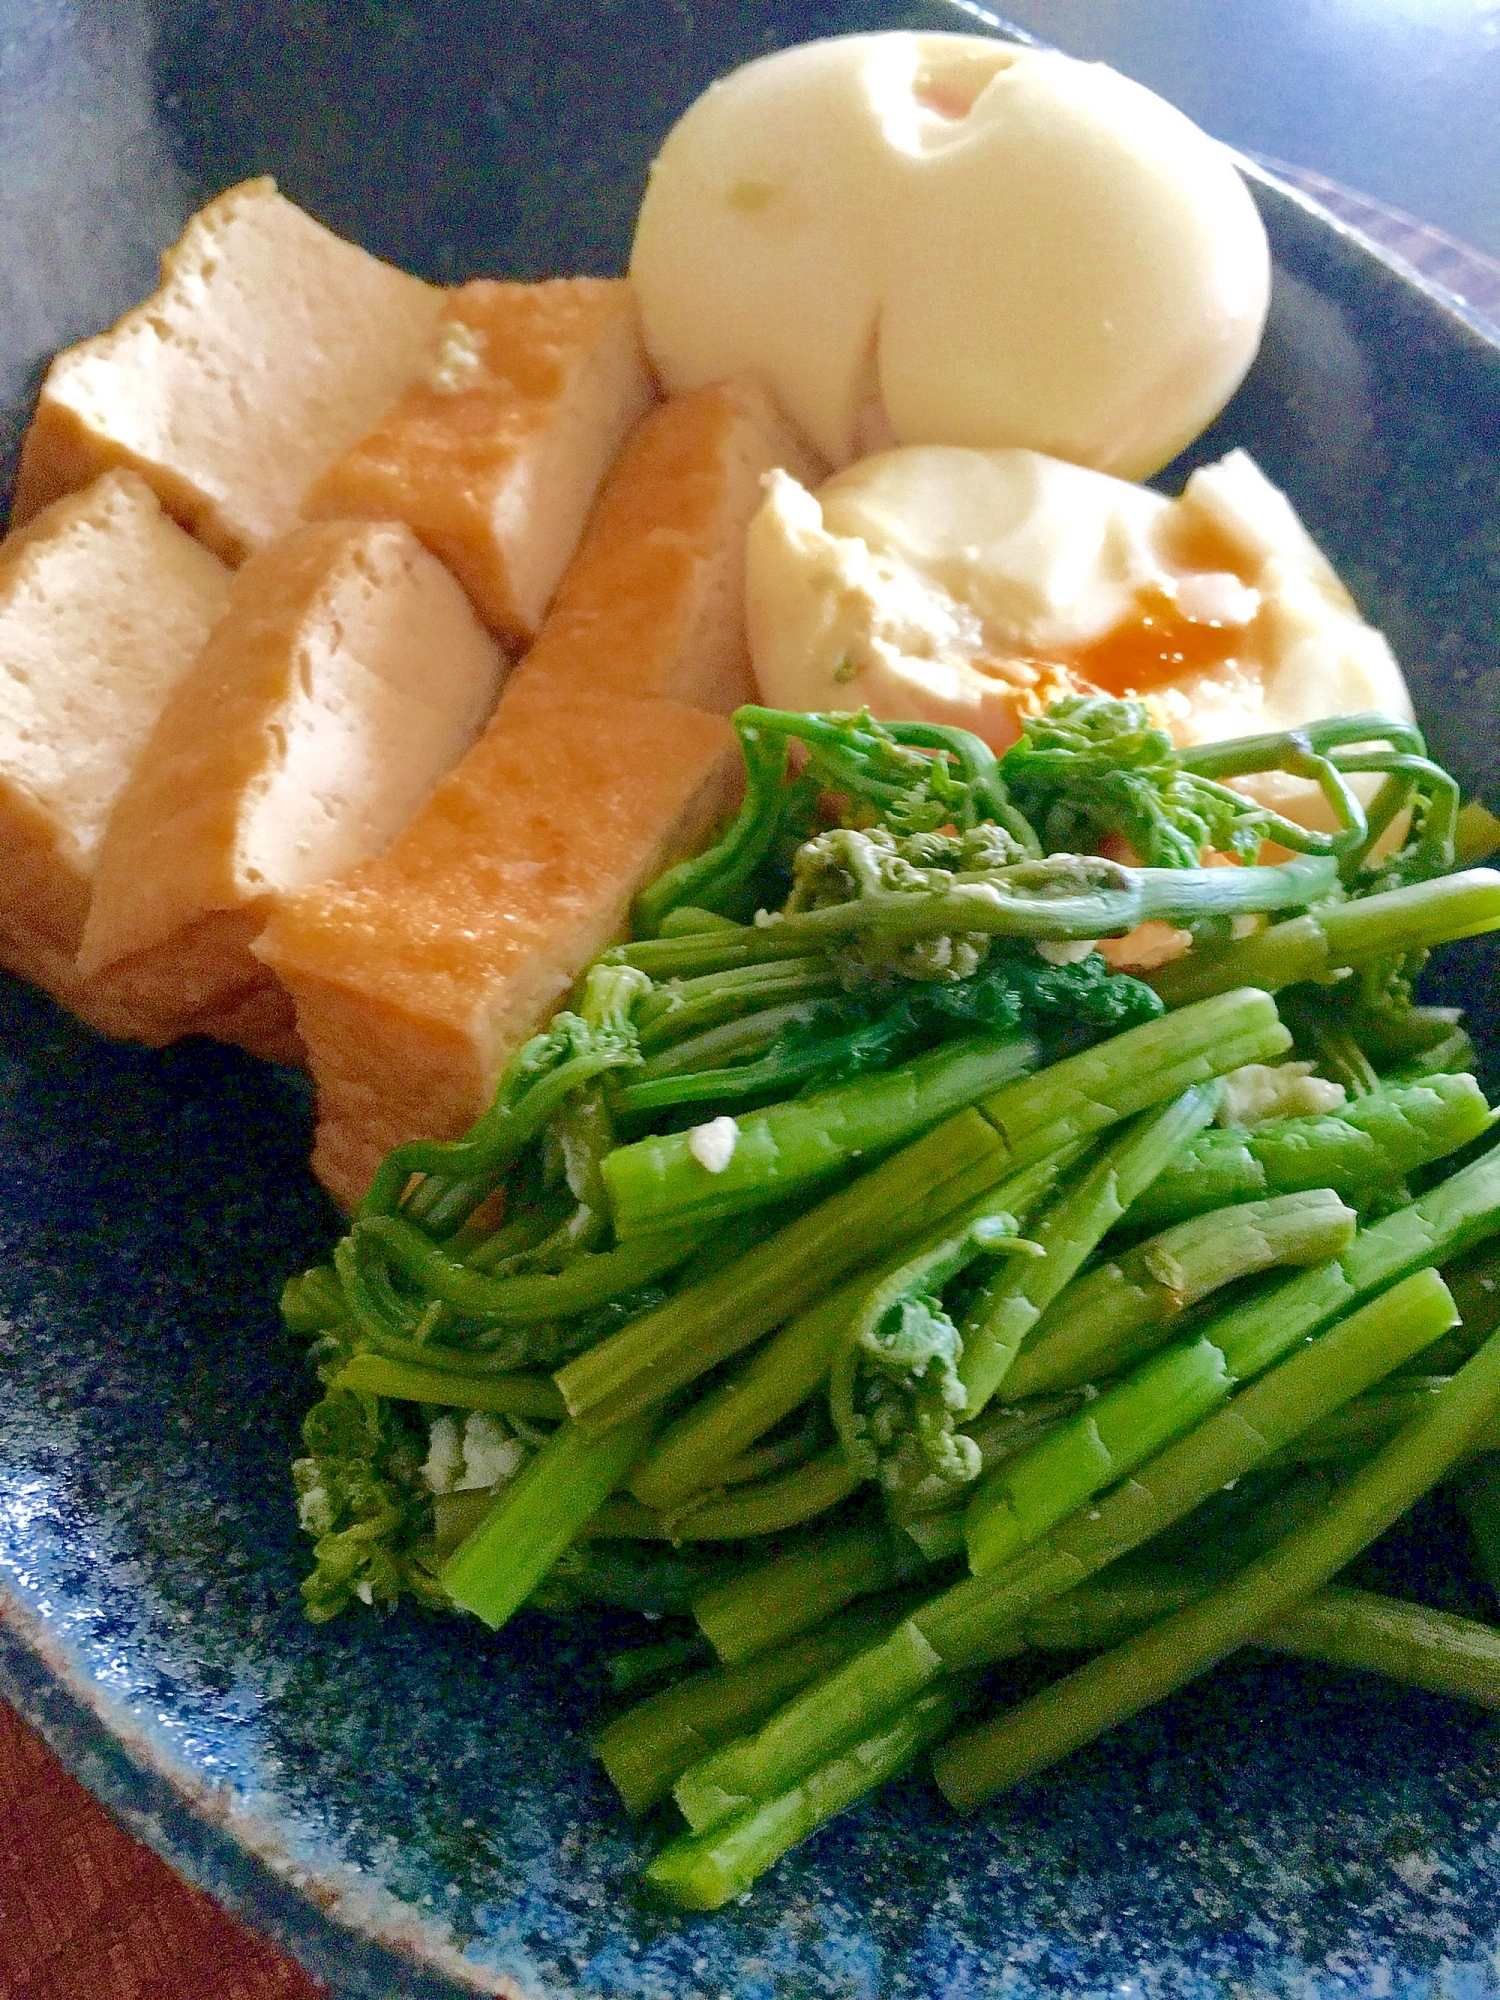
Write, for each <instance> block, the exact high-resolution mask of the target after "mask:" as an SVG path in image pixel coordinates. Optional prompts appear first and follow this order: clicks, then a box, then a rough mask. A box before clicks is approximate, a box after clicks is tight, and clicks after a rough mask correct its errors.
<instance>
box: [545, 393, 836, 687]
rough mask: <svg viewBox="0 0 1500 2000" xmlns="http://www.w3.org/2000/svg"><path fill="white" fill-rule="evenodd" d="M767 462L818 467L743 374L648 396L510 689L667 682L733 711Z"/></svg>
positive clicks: (808, 471)
mask: <svg viewBox="0 0 1500 2000" xmlns="http://www.w3.org/2000/svg"><path fill="white" fill-rule="evenodd" d="M773 466H782V467H785V468H786V469H787V470H788V471H790V472H793V473H795V474H796V476H797V477H798V478H800V479H804V480H811V481H813V482H815V483H816V482H817V481H818V480H819V479H821V477H822V476H823V469H822V468H821V466H820V465H819V463H818V461H817V460H816V458H815V456H814V455H813V453H812V452H811V450H810V449H809V447H808V446H807V445H806V444H805V443H804V442H803V441H802V439H801V438H799V437H798V436H797V434H796V433H795V432H794V431H793V430H792V429H791V427H790V426H789V425H788V424H787V422H786V420H785V419H784V418H783V417H782V416H781V414H780V412H779V411H778V410H777V408H776V406H775V404H774V403H773V402H772V401H771V399H770V397H769V396H768V395H767V394H766V392H765V390H764V389H763V388H762V387H761V386H760V385H759V384H758V383H756V382H754V381H753V380H750V379H749V378H737V379H735V380H732V381H728V382H721V383H716V384H714V385H713V386H712V387H710V388H707V389H699V390H695V391H694V392H693V393H692V394H691V395H687V396H679V397H677V398H675V399H674V400H673V401H671V402H668V403H664V404H663V405H662V406H661V407H660V408H659V409H657V410H654V411H653V412H652V414H651V415H650V416H648V417H647V418H646V419H645V421H644V422H643V423H642V424H641V425H640V426H639V427H638V428H637V430H636V432H635V434H634V436H633V437H632V438H631V440H630V442H629V443H628V444H627V445H626V447H625V449H624V451H623V452H622V453H621V454H620V457H619V459H618V461H617V462H616V465H615V468H614V471H613V472H612V473H611V475H610V477H609V478H608V479H607V480H606V482H605V485H604V489H603V491H602V493H601V494H600V498H599V504H598V506H597V508H596V509H595V511H594V515H593V519H592V520H591V522H590V524H589V528H588V531H587V533H586V534H585V536H584V539H583V542H582V545H581V546H580V548H579V551H578V554H577V555H576V556H575V557H574V559H573V561H572V563H571V565H570V566H569V569H568V571H567V574H566V575H565V576H564V578H563V581H562V584H561V586H560V588H559V590H558V593H557V597H556V600H555V602H554V604H553V607H552V611H551V614H550V615H549V617H548V619H547V622H546V624H545V625H544V626H543V627H542V631H541V634H540V636H539V637H538V639H537V642H536V644H535V645H534V646H533V647H532V649H531V651H530V653H529V654H528V655H527V657H526V660H525V662H524V663H523V665H522V666H521V668H520V670H519V671H518V672H517V673H516V675H515V676H514V678H513V680H512V682H511V685H510V688H509V690H508V692H507V696H506V700H507V702H516V703H520V702H521V701H523V700H528V701H529V700H530V699H531V698H532V697H533V696H541V697H544V698H547V699H559V698H567V697H571V696H574V695H578V694H585V693H587V694H597V695H619V696H642V695H644V696H666V697H667V698H668V699H671V700H676V701H685V702H691V703H692V704H694V705H695V706H697V707H701V708H708V709H716V710H718V711H720V712H722V713H728V712H729V711H730V710H732V709H734V708H737V707H738V706H739V704H740V703H741V702H743V701H751V700H753V699H754V698H755V689H754V682H753V680H752V678H751V673H750V655H749V648H748V645H747V642H746V638H745V614H744V595H745V533H746V530H747V529H748V527H749V524H750V519H751V516H752V515H753V514H754V513H755V510H756V508H757V507H758V506H759V505H760V498H761V480H762V478H763V476H764V475H765V473H767V472H768V471H770V470H771V468H772V467H773Z"/></svg>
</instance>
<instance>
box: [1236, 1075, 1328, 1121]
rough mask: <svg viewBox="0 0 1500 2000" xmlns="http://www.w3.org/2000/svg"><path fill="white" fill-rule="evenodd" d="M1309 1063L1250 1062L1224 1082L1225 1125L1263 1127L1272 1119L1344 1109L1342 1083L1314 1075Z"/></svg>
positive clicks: (1305, 1115)
mask: <svg viewBox="0 0 1500 2000" xmlns="http://www.w3.org/2000/svg"><path fill="white" fill-rule="evenodd" d="M1312 1069H1313V1066H1312V1064H1311V1063H1308V1062H1291V1063H1277V1064H1276V1065H1274V1067H1273V1066H1271V1065H1268V1064H1266V1063H1246V1064H1245V1066H1244V1068H1243V1069H1236V1070H1231V1071H1230V1073H1229V1075H1228V1076H1226V1077H1225V1079H1224V1096H1223V1099H1222V1101H1221V1103H1220V1105H1219V1110H1218V1122H1219V1124H1221V1125H1261V1124H1264V1123H1265V1121H1266V1120H1267V1119H1268V1118H1303V1117H1307V1116H1309V1115H1312V1114H1322V1113H1324V1112H1328V1111H1338V1110H1341V1109H1342V1108H1343V1105H1344V1103H1345V1101H1346V1093H1345V1090H1344V1086H1343V1085H1342V1084H1341V1083H1330V1082H1329V1081H1328V1079H1327V1078H1326V1077H1322V1076H1314V1075H1313V1073H1312Z"/></svg>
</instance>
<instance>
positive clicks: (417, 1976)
mask: <svg viewBox="0 0 1500 2000" xmlns="http://www.w3.org/2000/svg"><path fill="white" fill-rule="evenodd" d="M940 4H942V5H943V7H944V9H945V11H947V10H951V11H952V12H953V13H955V14H959V15H961V16H963V17H964V19H965V20H966V21H967V22H968V23H970V24H972V25H973V26H975V27H977V28H980V29H982V30H984V31H986V32H989V33H992V34H996V35H999V36H1001V37H1003V38H1004V39H1007V40H1011V41H1015V42H1018V43H1021V44H1023V45H1025V46H1029V47H1038V48H1042V47H1046V46H1048V44H1046V43H1044V42H1042V41H1040V40H1039V39H1038V38H1037V37H1035V36H1032V35H1029V34H1027V33H1026V32H1024V31H1023V30H1020V29H1018V28H1015V27H1013V26H1012V25H1010V24H1009V23H1006V22H1005V21H1003V20H1002V19H1001V18H1000V17H998V16H996V15H994V14H991V13H989V12H988V11H987V10H985V9H983V8H981V7H979V6H977V5H973V4H970V0H940ZM1235 157H1236V162H1237V164H1238V166H1239V168H1240V170H1241V172H1242V173H1243V174H1244V175H1245V177H1246V179H1247V180H1248V181H1249V182H1250V183H1251V185H1252V187H1253V189H1254V191H1255V194H1256V198H1257V202H1258V205H1259V206H1260V207H1261V208H1262V210H1263V212H1264V211H1266V210H1268V209H1269V210H1270V211H1271V214H1268V215H1267V218H1266V219H1267V221H1268V222H1270V221H1271V220H1272V218H1273V216H1277V215H1279V216H1280V217H1288V216H1290V217H1291V218H1295V220H1296V222H1298V223H1302V224H1308V223H1310V224H1312V225H1313V226H1314V230H1315V233H1316V235H1317V237H1318V238H1319V239H1320V240H1321V241H1322V242H1324V243H1325V244H1327V243H1328V242H1329V239H1330V238H1332V239H1335V240H1336V242H1337V244H1338V246H1339V247H1340V248H1341V249H1342V250H1343V251H1344V253H1345V255H1346V256H1351V257H1352V259H1353V261H1355V262H1356V263H1358V264H1360V265H1361V266H1363V267H1364V271H1365V274H1366V275H1367V276H1369V277H1371V278H1373V279H1374V280H1375V282H1376V283H1377V284H1378V285H1379V286H1380V287H1381V288H1382V289H1383V290H1385V291H1387V292H1388V293H1389V294H1390V295H1391V296H1399V297H1400V298H1401V299H1402V301H1403V303H1404V304H1405V306H1406V307H1407V309H1408V310H1410V308H1411V307H1412V306H1413V304H1415V303H1417V302H1418V301H1420V304H1421V306H1423V307H1425V308H1426V310H1427V311H1428V312H1429V313H1430V314H1431V315H1433V316H1434V317H1435V318H1436V319H1437V320H1438V322H1439V323H1440V325H1441V328H1442V336H1443V338H1444V339H1445V340H1452V341H1457V342H1458V343H1460V344H1461V345H1463V346H1464V347H1465V348H1466V349H1467V350H1468V352H1469V354H1470V356H1471V358H1473V359H1475V360H1479V361H1482V362H1485V363H1489V364H1493V365H1497V366H1500V326H1497V325H1496V324H1495V323H1494V322H1492V321H1490V320H1489V319H1488V318H1487V317H1486V316H1485V315H1483V314H1481V313H1478V312H1476V311H1475V310H1474V309H1473V308H1472V307H1471V306H1469V305H1468V303H1467V301H1465V300H1462V299H1460V298H1458V297H1457V296H1456V295H1455V294H1453V293H1451V292H1449V291H1448V290H1447V289H1446V288H1444V287H1442V286H1440V285H1437V284H1435V283H1434V282H1433V281H1432V280H1431V279H1429V278H1427V277H1426V276H1425V275H1424V274H1423V273H1422V272H1421V271H1419V270H1418V269H1417V268H1416V267H1415V266H1414V265H1412V264H1410V263H1409V262H1408V261H1407V260H1406V259H1404V258H1402V257H1401V256H1399V255H1398V254H1396V253H1395V252H1392V251H1390V250H1388V249H1387V248H1386V247H1385V246H1384V245H1382V244H1380V243H1378V242H1376V241H1375V240H1374V239H1372V238H1371V237H1369V236H1368V235H1367V234H1365V233H1364V232H1363V231H1361V230H1360V229H1358V228H1356V227H1354V226H1353V225H1351V224H1349V223H1347V222H1345V221H1344V220H1343V219H1341V218H1340V217H1338V216H1335V215H1333V214H1332V213H1331V212H1330V211H1329V210H1327V209H1326V208H1324V207H1323V206H1322V205H1321V204H1320V203H1319V202H1317V201H1316V200H1314V199H1313V198H1312V197H1310V196H1308V195H1306V194H1304V193H1302V192H1301V191H1300V190H1299V189H1296V188H1293V187H1290V186H1289V185H1287V184H1286V183H1285V182H1283V181H1281V180H1279V179H1278V178H1277V177H1276V176H1275V175H1274V174H1272V173H1270V172H1269V171H1268V170H1267V169H1265V168H1264V167H1262V166H1261V165H1259V164H1258V163H1257V162H1256V161H1254V160H1253V159H1250V158H1248V157H1247V156H1245V155H1242V154H1236V156H1235ZM1492 803H1493V802H1492ZM0 1695H3V1696H4V1698H5V1699H6V1700H8V1701H9V1702H10V1704H11V1705H12V1707H14V1708H15V1710H16V1711H17V1713H18V1714H19V1715H20V1716H21V1717H22V1719H23V1720H24V1721H25V1722H26V1723H27V1724H28V1725H29V1726H30V1727H31V1728H32V1729H34V1730H35V1731H36V1733H37V1734H38V1735H39V1736H40V1737H41V1738H42V1739H43V1741H44V1742H46V1743H47V1745H48V1746H49V1748H50V1749H51V1750H52V1751H53V1752H54V1753H55V1754H56V1756H57V1757H58V1758H59V1760H60V1761H61V1762H62V1764H63V1765H64V1767H65V1768H66V1769H67V1770H68V1771H69V1772H70V1774H71V1775H72V1776H73V1777H75V1778H76V1779H77V1780H78V1782H79V1783H81V1784H82V1785H83V1786H84V1787H85V1788H86V1789H87V1790H88V1791H89V1792H90V1793H91V1794H92V1795H93V1796H94V1797H95V1798H96V1799H98V1800H99V1802H100V1803H101V1804H102V1805H104V1806H105V1807H106V1808H107V1809H108V1810H109V1811H111V1812H112V1813H113V1814H114V1816H115V1817H116V1818H117V1819H119V1820H120V1821H121V1823H122V1824H123V1825H124V1826H125V1827H126V1828H127V1829H128V1831H129V1832H130V1833H131V1834H132V1835H133V1836H134V1837H135V1838H137V1839H139V1840H140V1841H142V1842H143V1843H144V1844H145V1845H146V1846H148V1847H149V1848H151V1849H152V1850H153V1851H154V1852H155V1853H157V1854H158V1855H159V1856H160V1857H161V1858H162V1859H163V1860H164V1861H166V1862H167V1863H168V1864H169V1865H170V1866H172V1867H173V1868H174V1869H176V1871H177V1872H178V1873H179V1874H180V1875H182V1876H184V1877H185V1878H186V1879H187V1880H188V1881H190V1882H192V1883H193V1884H195V1885H196V1886H197V1887H199V1888H201V1889H203V1890H204V1891H206V1892H207V1893H208V1894H209V1895H211V1896H213V1897H214V1898H215V1900H216V1901H218V1902H219V1903H221V1904H222V1905H223V1906H224V1907H225V1908H226V1909H228V1910H230V1911H231V1912H232V1913H234V1914H235V1915H236V1916H238V1917H239V1918H240V1919H241V1920H242V1921H244V1922H245V1923H247V1924H248V1925H249V1926H250V1927H252V1928H253V1929H254V1930H256V1931H257V1932H259V1933H260V1934H261V1935H263V1936H266V1937H268V1938H270V1939H272V1940H273V1941H274V1942H275V1943H277V1944H278V1945H279V1946H281V1947H282V1948H283V1949H285V1950H286V1951H288V1952H290V1953H291V1954H292V1955H293V1956H294V1957H295V1958H296V1959H297V1960H298V1961H299V1962H300V1963H301V1964H302V1965H303V1966H304V1967H305V1968H306V1969H307V1971H308V1972H309V1973H310V1974H311V1975H312V1976H313V1977H314V1978H317V1979H320V1980H322V1981H323V1982H325V1983H326V1984H327V1985H328V1986H329V1987H330V1989H331V1990H332V1991H333V1993H335V1994H337V1995H345V1996H349V2000H391V1996H393V1995H397V1994H399V1995H400V1996H401V2000H461V1997H462V1996H472V1995H474V1994H476V1993H478V1994H491V1995H499V1996H502V2000H544V1996H541V1995H539V1994H532V1995H528V1994H526V1993H525V1991H524V1989H523V1988H521V1987H520V1986H518V1985H517V1984H516V1983H515V1982H514V1981H513V1980H511V1979H508V1978H507V1977H506V1976H505V1975H503V1974H499V1973H495V1972H486V1971H485V1970H484V1969H482V1968H480V1967H478V1966H475V1965H473V1964H472V1962H471V1961H468V1960H463V1959H461V1958H460V1955H459V1953H458V1952H457V1951H456V1950H455V1949H454V1948H453V1947H452V1946H451V1945H450V1944H449V1943H448V1941H447V1939H446V1937H445V1936H444V1935H443V1933H442V1932H441V1931H440V1930H439V1928H438V1927H437V1926H435V1925H432V1924H430V1923H427V1922H424V1921H423V1919H422V1918H421V1917H420V1916H419V1914H418V1913H417V1912H416V1911H415V1910H413V1909H411V1908H410V1907H409V1906H406V1905H401V1904H398V1903H397V1902H396V1900H395V1898H394V1897H391V1896H389V1894H385V1895H384V1896H383V1900H384V1902H385V1903H386V1904H387V1905H389V1907H390V1911H391V1913H392V1914H390V1915H381V1916H374V1915H372V1914H368V1912H369V1908H370V1905H371V1904H372V1903H374V1902H375V1901H376V1900H378V1899H377V1898H376V1897H375V1896H372V1894H371V1890H370V1886H369V1884H368V1883H361V1882H360V1881H359V1880H358V1878H356V1877H355V1876H353V1875H352V1874H345V1873H343V1872H342V1871H337V1872H336V1871H332V1870H327V1869H321V1870H320V1869H304V1868H301V1867H300V1866H299V1865H298V1864H297V1863H296V1862H295V1860H294V1859H293V1857H292V1856H291V1854H290V1853H289V1852H288V1850H287V1848H286V1846H285V1844H284V1842H282V1841H281V1839H280V1837H279V1835H278V1832H277V1829H276V1828H275V1827H274V1826H273V1825H272V1824H271V1823H269V1822H268V1821H266V1820H264V1819H257V1818H256V1817H255V1816H254V1815H253V1814H251V1813H249V1812H247V1811H245V1810H243V1809H241V1810H239V1811H238V1812H234V1811H232V1808H231V1807H230V1805H229V1803H228V1801H227V1800H224V1801H223V1802H222V1803H220V1804H219V1805H217V1806H215V1804H214V1803H213V1802H212V1788H211V1787H208V1786H206V1785H205V1784H204V1782H203V1780H202V1778H201V1776H200V1775H199V1774H198V1773H197V1772H196V1771H195V1770H194V1769H193V1767H192V1766H191V1765H189V1764H187V1763H186V1762H184V1761H183V1760H181V1759H179V1758H176V1757H174V1756H172V1755H171V1754H170V1752H169V1751H168V1750H167V1749H166V1748H165V1747H164V1745H163V1744H161V1743H160V1742H158V1741H156V1740H154V1739H153V1738H152V1736H151V1735H150V1733H149V1731H148V1730H146V1729H145V1728H143V1727H142V1726H141V1725H140V1724H139V1723H138V1722H137V1721H136V1720H135V1719H134V1718H133V1717H131V1716H130V1715H129V1714H128V1713H126V1711H125V1710H124V1709H122V1708H115V1707H112V1706H111V1704H110V1703H109V1702H108V1701H107V1699H106V1698H105V1696H104V1694H103V1692H102V1690H101V1689H100V1687H99V1685H98V1683H97V1682H96V1681H95V1680H94V1679H93V1678H92V1677H91V1676H90V1675H88V1674H87V1673H86V1672H85V1671H84V1670H83V1669H82V1667H81V1665H80V1664H79V1662H78V1661H77V1660H76V1659H75V1658H74V1657H73V1656H72V1655H71V1653H70V1652H69V1650H68V1648H67V1647H66V1645H65V1644H64V1642H63V1641H62V1640H61V1638H60V1636H59V1635H58V1634H57V1633H56V1631H54V1630H53V1629H51V1628H49V1627H48V1626H47V1625H46V1623H45V1622H44V1621H42V1620H40V1619H38V1618H36V1617H35V1616H34V1614H33V1613H32V1612H31V1611H30V1609H29V1608H28V1607H27V1606H25V1605H24V1604H23V1603H22V1602H20V1601H19V1600H18V1599H16V1598H15V1597H14V1596H13V1595H12V1594H11V1593H10V1592H9V1590H8V1589H7V1588H6V1586H5V1584H4V1583H3V1581H0ZM221 1797H222V1795H221ZM231 1821H232V1823H231ZM360 1902H362V1903H363V1904H364V1905H365V1906H366V1913H362V1914H361V1915H360V1916H358V1917H357V1918H356V1917H352V1916H345V1915H343V1914H342V1913H341V1912H342V1911H343V1910H344V1909H346V1908H347V1907H348V1906H349V1905H350V1904H353V1903H360ZM397 1912H399V1913H400V1914H396V1913H397Z"/></svg>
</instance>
